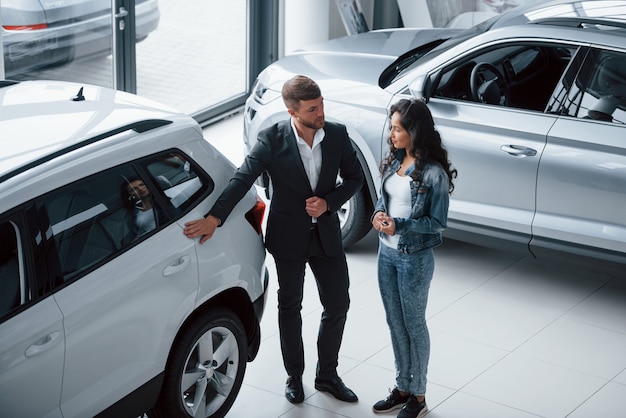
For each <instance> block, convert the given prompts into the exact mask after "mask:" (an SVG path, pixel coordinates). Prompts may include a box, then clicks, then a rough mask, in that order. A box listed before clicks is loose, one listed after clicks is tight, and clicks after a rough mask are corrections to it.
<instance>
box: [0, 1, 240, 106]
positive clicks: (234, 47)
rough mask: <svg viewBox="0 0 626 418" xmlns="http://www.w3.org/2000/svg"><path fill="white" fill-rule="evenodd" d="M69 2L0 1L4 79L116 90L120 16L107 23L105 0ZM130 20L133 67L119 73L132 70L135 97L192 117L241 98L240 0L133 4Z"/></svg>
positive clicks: (108, 4)
mask: <svg viewBox="0 0 626 418" xmlns="http://www.w3.org/2000/svg"><path fill="white" fill-rule="evenodd" d="M71 3H72V5H71V6H70V5H67V6H64V7H58V3H45V2H41V4H43V6H42V10H32V9H27V8H26V7H23V5H24V2H23V1H21V0H0V6H1V9H0V10H1V15H0V19H1V22H2V26H3V30H2V45H3V49H4V69H5V78H7V79H13V80H20V81H21V80H35V79H39V80H41V79H54V80H63V81H73V82H78V83H89V84H96V85H100V86H105V87H114V86H115V85H116V84H117V85H118V86H119V83H116V79H115V77H114V75H113V67H114V65H115V64H117V65H116V66H117V67H120V65H119V63H115V62H114V59H113V57H112V54H111V45H112V39H113V36H112V32H113V29H112V28H113V27H115V28H116V29H119V28H120V25H125V22H124V23H120V20H121V18H120V17H119V16H120V12H124V11H123V10H121V9H119V7H116V15H117V16H118V17H117V18H115V26H113V24H112V19H113V15H112V13H111V4H112V1H111V0H82V1H80V0H78V1H73V2H71ZM45 4H50V10H44V9H43V8H45V7H47V6H45ZM118 5H119V3H118ZM135 17H136V19H135V22H136V25H135V34H136V37H135V38H136V40H137V43H136V45H135V53H136V62H134V63H133V64H134V65H131V66H122V68H130V69H131V70H130V71H128V72H130V73H131V74H124V75H123V76H125V77H134V76H135V74H132V72H133V71H136V93H137V94H139V95H141V96H144V97H148V98H151V99H155V100H157V101H160V102H162V103H164V104H167V105H170V106H171V107H174V108H176V109H178V110H180V111H183V112H185V113H188V114H192V115H195V114H201V113H203V112H204V111H205V110H206V109H207V108H210V107H212V106H216V105H217V104H220V103H223V102H226V101H228V100H230V99H231V98H233V97H237V96H243V95H245V94H246V91H247V85H248V75H247V54H248V51H247V28H248V24H247V22H248V16H247V0H229V1H227V2H226V1H224V2H223V1H216V0H184V1H180V0H135ZM124 29H125V30H128V27H126V28H124ZM118 33H119V32H118ZM124 58H125V57H123V56H122V57H120V58H118V60H119V59H124ZM131 59H132V57H131ZM133 68H134V70H133ZM119 77H120V75H118V78H119Z"/></svg>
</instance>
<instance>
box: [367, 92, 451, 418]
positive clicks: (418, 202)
mask: <svg viewBox="0 0 626 418" xmlns="http://www.w3.org/2000/svg"><path fill="white" fill-rule="evenodd" d="M389 114H390V119H391V129H390V133H389V140H388V143H389V146H390V147H389V153H388V155H387V157H386V158H385V159H383V161H382V162H381V164H380V170H381V175H382V186H381V196H380V199H379V200H378V203H377V204H376V208H375V209H374V215H373V216H372V225H373V226H374V228H375V229H376V230H377V231H379V233H378V235H379V239H380V244H379V249H378V284H379V287H380V294H381V297H382V301H383V305H384V307H385V313H386V317H387V324H388V325H389V330H390V333H391V341H392V346H393V353H394V357H395V367H396V382H395V383H396V384H395V387H394V389H393V390H392V391H391V394H390V395H389V396H388V397H387V398H386V399H384V400H381V401H379V402H377V403H376V404H375V405H374V406H373V410H374V412H388V411H392V410H394V409H398V408H402V410H401V411H400V413H399V414H398V417H399V418H415V417H421V416H423V415H424V414H425V413H426V411H427V410H428V408H427V406H426V400H425V394H426V372H427V369H428V359H429V356H430V337H429V334H428V328H427V325H426V302H427V300H428V290H429V288H430V281H431V279H432V276H433V271H434V252H433V248H434V247H436V246H438V245H439V244H441V241H442V238H441V232H442V231H443V230H444V229H445V228H446V226H447V220H448V204H449V195H450V193H451V192H452V190H453V189H454V184H453V182H452V179H453V178H454V177H456V174H457V173H456V170H454V169H452V168H451V165H450V162H449V161H448V152H447V151H446V149H445V148H444V147H443V145H442V143H441V137H440V136H439V133H438V132H437V131H436V130H435V126H434V122H433V118H432V115H431V114H430V111H429V110H428V107H427V106H426V104H425V103H423V102H421V101H418V100H407V99H404V100H400V101H399V102H398V103H396V104H394V105H393V106H392V107H391V109H390V112H389Z"/></svg>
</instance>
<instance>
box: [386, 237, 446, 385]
mask: <svg viewBox="0 0 626 418" xmlns="http://www.w3.org/2000/svg"><path fill="white" fill-rule="evenodd" d="M434 269H435V257H434V252H433V249H432V248H430V249H426V250H422V251H418V252H416V253H412V254H403V253H401V252H399V251H398V250H396V249H394V248H390V247H388V246H386V245H384V244H382V243H380V244H379V246H378V286H379V289H380V295H381V297H382V301H383V306H384V307H385V313H386V316H387V325H389V331H390V333H391V343H392V347H393V354H394V357H395V367H396V386H397V388H398V390H400V391H402V392H411V393H412V394H413V395H418V396H421V395H425V394H426V373H427V371H428V359H429V357H430V336H429V334H428V327H427V325H426V303H427V302H428V290H429V288H430V282H431V279H432V277H433V271H434Z"/></svg>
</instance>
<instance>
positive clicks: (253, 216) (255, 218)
mask: <svg viewBox="0 0 626 418" xmlns="http://www.w3.org/2000/svg"><path fill="white" fill-rule="evenodd" d="M264 214H265V202H263V201H262V200H261V198H260V197H259V196H257V197H256V204H255V205H254V207H253V208H252V209H250V210H249V211H248V212H246V219H247V220H248V222H250V225H252V228H254V230H255V231H256V233H257V234H261V232H263V229H262V225H263V215H264Z"/></svg>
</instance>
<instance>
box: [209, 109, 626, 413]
mask: <svg viewBox="0 0 626 418" xmlns="http://www.w3.org/2000/svg"><path fill="white" fill-rule="evenodd" d="M241 126H242V121H241V116H240V115H236V116H234V117H232V118H230V119H227V120H225V121H222V122H219V123H217V124H215V125H212V126H210V127H208V128H206V129H205V135H206V137H207V139H208V140H209V142H211V143H213V144H214V145H216V147H217V148H218V149H220V150H221V151H222V152H224V153H225V154H226V155H227V156H228V157H229V158H231V160H232V161H233V162H234V163H235V164H236V165H239V163H240V162H241V160H242V158H243V149H242V145H241V137H242V133H241V132H242V127H241ZM376 248H377V241H376V237H375V236H374V235H373V234H370V235H368V236H367V237H366V238H365V239H364V240H362V241H361V242H359V243H358V244H357V245H355V246H354V247H353V248H351V249H350V250H349V251H348V252H347V257H348V265H349V268H350V277H351V290H350V293H351V299H352V304H351V308H350V312H349V315H348V322H347V324H346V330H345V334H344V342H343V345H342V349H341V353H340V356H341V357H340V364H339V374H340V375H341V377H342V378H343V380H344V382H345V383H346V384H347V385H348V386H349V387H350V388H352V389H353V390H354V391H355V392H356V394H357V395H358V396H359V402H358V403H356V404H346V403H343V402H339V401H337V400H335V399H334V398H332V397H331V396H329V395H328V394H325V393H320V392H317V391H316V390H315V389H314V387H313V380H314V369H315V363H316V353H315V340H316V333H317V327H318V323H319V316H320V313H321V308H320V304H319V299H318V296H317V290H316V288H315V282H314V279H313V277H312V275H310V273H309V275H308V276H307V279H306V288H305V300H304V308H303V320H304V324H305V326H304V341H305V345H306V347H305V349H306V356H307V369H306V370H305V374H304V387H305V394H306V400H305V402H304V403H302V404H300V405H292V404H290V403H289V402H287V400H286V399H285V398H284V395H283V391H284V381H285V378H286V375H285V372H284V369H283V366H282V359H281V355H280V348H279V337H278V327H277V312H276V290H277V289H276V274H275V269H274V266H273V263H272V259H271V257H269V258H268V265H269V267H270V274H271V279H270V289H269V302H268V305H267V308H266V311H265V317H264V318H263V322H262V324H261V328H262V332H263V341H262V343H261V349H260V352H259V355H258V357H257V358H256V360H255V361H254V362H252V363H248V368H247V371H246V376H245V379H244V384H243V387H242V389H241V392H240V394H239V397H238V398H237V400H236V401H235V404H234V406H233V408H232V410H231V412H230V413H229V414H228V417H234V418H239V417H245V418H249V417H267V418H274V417H281V418H330V417H352V418H357V417H358V418H361V417H368V416H376V415H375V414H374V413H373V412H372V411H371V406H372V404H373V403H374V402H376V401H377V400H379V399H382V398H384V397H385V396H386V395H387V390H388V388H389V387H392V386H393V384H394V368H393V355H392V351H391V347H390V340H389V334H388V331H387V326H386V323H385V319H384V312H383V308H382V304H381V302H380V297H379V294H378V285H377V279H376ZM595 266H597V264H595V265H594V264H587V265H582V264H576V263H574V262H564V261H562V260H560V261H556V260H542V261H537V260H534V259H532V258H530V257H524V256H521V255H518V254H511V253H506V252H500V251H496V250H493V249H488V248H483V247H478V246H473V245H469V244H466V243H461V242H457V241H452V240H446V241H445V242H444V244H443V245H442V246H441V247H439V248H438V249H437V250H436V268H435V275H434V278H433V282H432V286H431V291H430V300H429V306H428V310H427V315H428V321H429V322H428V323H429V328H430V333H431V345H432V347H431V360H430V369H429V374H428V380H429V384H428V392H427V402H428V405H429V408H430V412H429V414H428V417H433V418H435V417H439V418H455V417H463V418H468V417H469V418H473V417H477V418H478V417H480V418H509V417H511V418H524V417H546V418H562V417H569V418H582V417H587V418H588V417H594V418H595V417H597V418H620V417H626V403H624V399H626V272H624V273H612V274H610V273H606V272H602V271H600V269H597V268H596V267H595ZM383 416H394V415H393V414H387V415H383Z"/></svg>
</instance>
